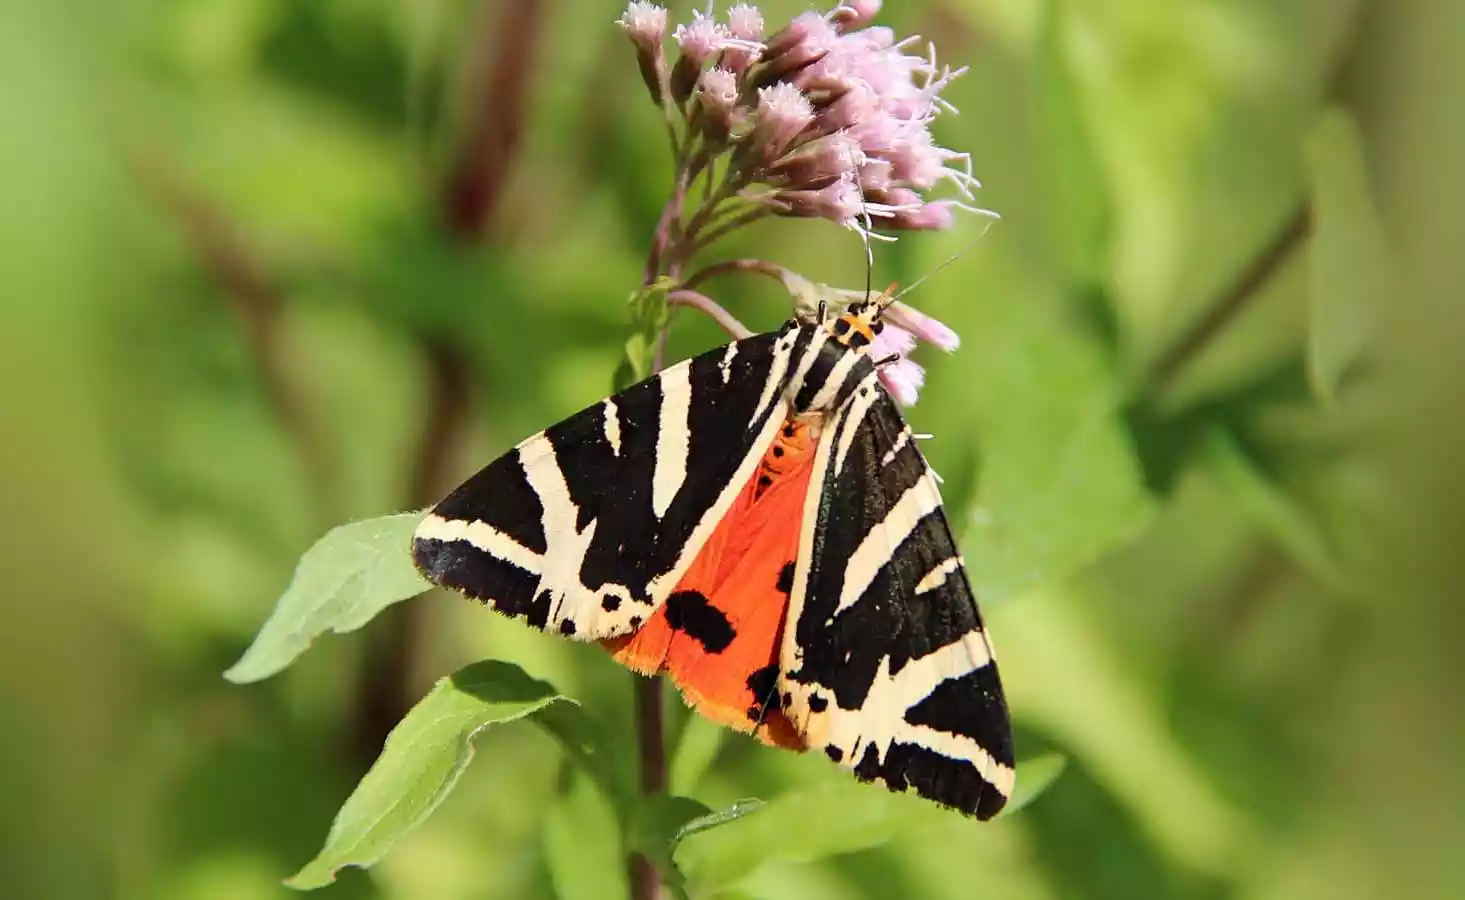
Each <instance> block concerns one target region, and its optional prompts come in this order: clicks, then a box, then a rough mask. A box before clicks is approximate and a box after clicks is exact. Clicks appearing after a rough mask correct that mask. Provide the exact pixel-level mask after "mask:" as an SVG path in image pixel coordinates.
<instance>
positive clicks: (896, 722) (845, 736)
mask: <svg viewBox="0 0 1465 900" xmlns="http://www.w3.org/2000/svg"><path fill="white" fill-rule="evenodd" d="M991 664H992V656H991V654H990V653H989V652H988V649H987V640H986V633H985V632H983V631H982V630H981V629H977V630H974V631H970V632H968V633H967V634H964V635H962V636H961V638H959V639H957V640H955V641H952V642H951V643H949V644H946V645H945V646H942V647H938V648H937V649H936V650H934V651H932V652H930V653H928V654H926V655H925V656H922V657H918V658H916V659H912V660H910V661H908V662H907V663H906V664H905V665H904V666H903V667H902V668H901V670H900V671H899V672H898V673H896V674H894V675H892V674H891V673H890V657H888V656H887V657H885V658H884V659H882V660H881V661H880V667H879V668H878V669H877V670H876V671H875V677H874V679H873V681H872V682H871V684H870V692H869V694H867V695H866V697H865V702H864V703H863V704H861V706H860V708H859V709H858V710H847V709H839V708H837V707H834V708H831V710H830V712H829V714H828V717H827V718H826V719H825V721H824V722H821V723H820V725H821V726H822V728H824V729H827V730H826V731H825V732H824V734H823V735H821V737H820V739H821V740H825V741H827V742H829V743H831V744H833V745H834V746H836V747H839V748H840V749H841V750H842V751H844V760H843V761H844V763H845V764H846V765H849V766H854V765H856V764H857V763H858V762H859V760H860V759H861V758H862V757H863V756H864V754H865V749H866V748H867V747H872V746H873V747H874V748H875V752H876V754H878V756H879V758H880V760H881V762H884V760H885V754H886V753H887V752H889V750H890V745H891V744H893V743H903V744H917V745H919V746H922V747H925V748H927V749H928V750H933V751H935V752H937V753H940V754H942V755H943V756H947V757H950V758H952V759H965V760H969V761H970V762H971V763H972V765H974V766H976V767H977V769H978V770H979V771H980V772H981V773H982V777H983V778H985V779H986V780H987V781H988V782H989V783H991V784H992V786H993V787H995V788H996V789H997V790H998V792H1000V793H1001V794H1002V796H1004V797H1010V796H1011V795H1012V788H1013V783H1014V780H1015V776H1014V773H1013V770H1012V768H1011V767H1010V766H1007V765H1004V764H1002V763H1000V762H998V761H997V760H996V759H995V758H993V756H992V754H991V752H990V751H988V750H987V748H985V747H983V746H982V745H981V744H979V743H978V742H977V741H975V740H973V739H972V738H970V737H967V736H965V735H961V734H954V733H951V732H945V731H941V730H940V729H936V728H931V727H930V726H928V725H913V724H911V723H910V722H907V721H906V720H905V715H906V712H907V711H908V710H910V709H911V707H913V706H915V705H917V704H918V703H920V702H921V701H922V700H924V699H926V698H927V697H928V696H930V694H931V692H932V691H934V690H935V689H936V687H937V686H938V685H940V684H941V683H942V682H944V681H948V680H950V679H953V678H961V677H962V676H964V675H966V674H968V673H970V672H974V671H976V670H977V669H981V668H984V667H986V666H989V665H991Z"/></svg>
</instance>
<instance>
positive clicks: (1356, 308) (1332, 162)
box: [1306, 109, 1402, 400]
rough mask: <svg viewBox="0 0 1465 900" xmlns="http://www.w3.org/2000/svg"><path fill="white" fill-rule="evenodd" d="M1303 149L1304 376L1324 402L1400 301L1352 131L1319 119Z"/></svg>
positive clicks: (1346, 119)
mask: <svg viewBox="0 0 1465 900" xmlns="http://www.w3.org/2000/svg"><path fill="white" fill-rule="evenodd" d="M1306 149H1307V161H1308V169H1309V175H1310V176H1311V180H1312V191H1313V194H1312V198H1313V199H1312V205H1313V218H1314V220H1315V221H1314V225H1313V239H1312V243H1311V245H1310V249H1309V254H1308V256H1309V263H1310V268H1309V276H1310V279H1311V282H1312V283H1311V285H1310V288H1309V301H1310V302H1309V309H1310V313H1311V315H1310V327H1309V329H1308V345H1307V350H1308V352H1307V362H1308V374H1309V375H1310V376H1311V378H1312V384H1313V387H1314V389H1315V390H1316V391H1317V392H1318V394H1319V395H1320V396H1322V397H1323V398H1324V399H1327V400H1332V399H1334V398H1335V397H1336V393H1337V390H1338V386H1339V383H1340V382H1341V381H1342V380H1343V378H1344V376H1346V375H1347V374H1348V373H1349V372H1350V371H1351V370H1352V369H1353V367H1354V366H1355V365H1356V364H1357V363H1358V362H1359V360H1360V357H1362V356H1363V354H1364V351H1365V349H1366V348H1367V346H1368V344H1369V343H1370V341H1371V339H1372V337H1373V335H1374V333H1375V331H1376V330H1377V328H1378V325H1379V323H1380V319H1381V317H1382V314H1383V310H1384V309H1385V308H1386V305H1387V304H1389V303H1391V302H1396V301H1398V300H1399V299H1401V298H1402V297H1401V293H1400V291H1399V284H1398V280H1397V278H1396V276H1395V274H1394V270H1395V265H1394V262H1393V259H1392V254H1391V252H1390V249H1389V241H1388V239H1387V237H1386V235H1385V233H1384V229H1383V225H1382V224H1381V222H1380V219H1379V213H1378V209H1377V208H1376V206H1375V203H1374V199H1373V191H1372V189H1371V188H1370V185H1369V175H1368V166H1367V160H1366V159H1365V158H1364V151H1363V141H1362V138H1361V137H1360V135H1359V133H1358V126H1357V123H1355V122H1354V121H1353V119H1352V118H1351V117H1350V116H1349V115H1348V114H1347V113H1346V112H1343V111H1341V110H1337V109H1333V110H1329V111H1327V112H1325V113H1324V114H1323V115H1322V116H1321V117H1320V118H1319V120H1318V123H1317V126H1316V127H1315V128H1314V129H1313V132H1312V134H1311V135H1309V136H1308V140H1307V148H1306Z"/></svg>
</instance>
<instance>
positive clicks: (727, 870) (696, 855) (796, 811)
mask: <svg viewBox="0 0 1465 900" xmlns="http://www.w3.org/2000/svg"><path fill="white" fill-rule="evenodd" d="M752 809H758V810H759V813H758V815H756V816H747V817H746V818H742V817H739V818H737V819H735V820H734V819H728V820H726V822H721V821H719V822H717V823H716V824H719V825H724V824H725V827H720V828H716V829H715V830H711V831H708V830H703V829H691V825H692V823H688V828H689V829H690V830H689V831H688V834H687V835H684V838H685V840H684V841H683V842H682V843H681V845H680V852H679V853H678V860H679V861H680V865H681V869H682V870H683V871H684V872H685V873H686V877H687V878H688V880H689V881H690V882H691V884H692V885H693V887H694V890H693V891H692V893H693V894H694V895H699V896H700V895H701V894H704V893H706V894H712V893H715V892H717V891H718V890H720V889H722V888H724V887H727V886H729V885H732V884H734V883H736V882H738V881H741V880H742V879H744V878H746V877H747V876H749V875H751V874H752V873H753V872H754V871H756V870H757V869H759V868H760V867H762V866H764V865H767V864H768V863H772V862H779V861H783V862H811V861H813V860H818V859H825V858H827V857H830V856H838V855H840V854H844V853H851V852H853V851H855V850H862V849H865V848H867V847H874V846H878V845H880V844H883V843H885V842H887V841H889V840H890V838H891V836H892V835H894V834H895V833H896V832H897V831H899V830H900V829H902V828H904V827H907V826H908V825H909V823H910V822H912V821H913V818H914V817H916V816H919V815H921V814H929V813H930V810H929V809H926V808H925V807H924V806H923V805H922V804H920V803H917V802H912V800H911V798H908V797H904V798H903V797H899V796H897V795H895V794H891V793H889V792H887V791H883V790H880V789H879V788H878V787H872V786H870V785H867V784H860V783H859V782H857V781H854V780H852V779H851V780H849V781H848V782H846V781H843V780H841V781H839V782H831V783H829V784H824V785H819V786H815V787H810V788H806V789H803V790H797V791H792V792H790V793H787V794H784V795H783V796H781V797H778V798H776V799H773V800H770V801H768V802H767V803H766V804H762V805H761V806H755V807H752ZM748 811H750V810H748ZM714 815H716V814H714ZM709 827H710V826H709Z"/></svg>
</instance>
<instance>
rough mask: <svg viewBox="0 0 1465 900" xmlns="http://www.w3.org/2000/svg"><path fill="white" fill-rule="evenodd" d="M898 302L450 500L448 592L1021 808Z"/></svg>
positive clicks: (654, 388)
mask: <svg viewBox="0 0 1465 900" xmlns="http://www.w3.org/2000/svg"><path fill="white" fill-rule="evenodd" d="M889 302H890V299H889V296H888V294H887V295H882V296H880V297H877V298H868V296H867V299H865V300H862V301H860V302H858V303H855V304H853V305H851V306H849V307H848V308H847V309H845V310H844V311H842V312H838V313H837V314H834V315H830V314H828V313H826V311H825V310H824V309H822V308H821V310H820V311H819V313H818V315H817V317H816V318H815V320H814V321H807V322H806V321H800V320H799V319H798V318H795V319H791V320H789V321H788V322H787V323H785V324H784V326H783V327H782V328H781V329H779V330H778V331H776V332H771V333H768V334H761V335H756V336H754V337H749V338H746V339H743V340H739V341H734V342H733V343H730V344H727V345H726V346H724V347H720V348H717V349H714V350H711V351H708V352H707V353H704V354H702V355H700V356H697V357H695V358H693V359H690V360H687V361H685V362H682V363H680V364H678V365H674V366H672V367H670V368H668V369H666V370H664V371H662V372H660V373H658V374H656V375H654V376H652V377H651V378H648V379H646V380H645V381H642V382H640V383H639V384H636V385H633V386H631V387H629V388H627V389H626V390H624V391H622V392H621V393H619V394H616V395H614V396H612V397H610V398H608V399H606V400H603V401H601V402H599V403H596V404H595V405H593V406H590V407H588V408H586V409H584V410H582V411H581V412H579V413H576V414H575V415H573V416H571V417H570V418H568V419H565V420H564V421H563V422H560V423H559V424H558V425H554V426H552V427H551V428H549V429H547V430H546V431H543V432H541V433H539V434H536V435H534V436H533V437H530V438H528V439H527V440H525V441H523V442H522V443H520V444H519V445H518V446H517V447H515V448H514V449H513V450H510V451H509V452H508V453H506V454H504V455H503V456H501V457H500V458H498V459H496V460H494V461H493V462H492V463H490V464H489V465H488V466H487V467H486V468H484V469H483V470H482V471H480V472H479V473H478V474H476V475H474V476H473V477H472V478H470V479H469V480H468V481H467V482H465V483H464V484H463V485H462V486H460V487H459V488H458V489H457V490H455V491H453V492H452V493H451V494H450V495H448V497H447V498H446V499H445V500H443V501H442V502H441V503H439V504H438V505H437V507H436V508H434V509H433V510H432V512H431V513H430V514H429V515H428V516H427V517H426V518H425V519H424V520H423V521H422V523H421V525H420V526H419V527H418V528H417V531H416V534H415V535H414V538H413V542H412V554H413V558H414V560H415V561H416V564H417V566H418V567H419V568H420V569H421V570H422V572H423V573H424V574H425V575H426V576H427V577H428V578H429V579H430V580H432V581H433V582H434V583H436V584H439V585H442V586H444V587H448V588H452V589H454V590H457V591H460V592H462V593H463V594H466V595H467V596H469V597H472V598H474V599H477V600H480V601H483V602H484V603H486V604H488V605H489V606H491V607H492V608H493V609H495V610H497V611H498V612H500V613H503V614H505V615H508V616H512V617H522V618H523V619H524V620H525V621H527V622H528V624H530V625H532V626H533V627H535V628H539V629H542V630H545V631H551V632H557V633H559V634H562V635H564V636H566V637H570V638H574V639H576V640H583V641H600V642H602V643H603V644H604V646H605V647H606V648H607V649H608V650H609V651H610V652H611V653H612V654H614V656H615V658H616V659H617V660H618V661H620V662H621V663H623V664H624V665H626V666H627V667H629V668H631V669H633V670H634V671H636V672H640V673H643V674H647V675H651V674H656V673H661V672H664V673H666V674H668V675H669V676H670V677H671V679H672V680H673V681H674V682H675V683H676V684H677V686H678V687H679V688H680V689H681V691H682V694H683V696H684V697H685V699H686V700H687V702H688V703H689V704H690V705H691V706H692V707H694V708H695V709H696V710H697V711H698V712H699V713H701V714H702V715H704V716H707V717H708V718H710V719H712V720H714V721H716V722H719V723H721V724H723V725H726V726H729V727H732V728H735V729H738V730H740V731H743V732H750V733H752V734H753V735H754V736H755V737H757V738H758V739H759V740H761V741H763V742H764V743H767V744H771V745H774V746H779V747H786V748H790V749H794V750H806V749H808V750H818V751H821V752H823V753H825V754H827V755H828V757H829V758H830V759H831V760H833V761H834V762H835V763H838V764H839V765H841V766H845V767H847V768H849V769H851V770H852V771H853V772H854V774H855V776H856V777H858V778H860V779H863V780H865V781H880V782H883V783H884V784H885V785H886V786H887V787H889V788H890V789H891V790H894V791H906V790H911V791H914V792H916V793H917V794H919V795H920V796H922V797H925V798H928V799H930V800H933V801H935V802H937V803H940V804H943V805H945V806H948V807H952V808H955V809H957V810H959V811H961V812H963V813H965V814H967V815H975V816H976V817H977V818H979V819H988V818H991V817H992V816H994V815H996V814H997V812H998V811H999V810H1001V809H1002V806H1003V804H1005V803H1006V802H1007V799H1008V798H1009V797H1010V796H1011V795H1012V789H1013V780H1014V778H1013V757H1012V737H1011V732H1010V726H1009V723H1008V715H1007V707H1006V702H1005V700H1004V698H1003V693H1002V684H1001V681H1000V680H999V678H998V675H997V669H996V665H995V663H994V661H993V658H992V646H991V643H990V642H989V640H988V638H987V633H986V631H985V630H984V628H983V626H982V619H981V616H980V614H979V613H978V611H977V607H976V603H975V601H974V599H973V596H972V589H971V585H970V583H969V582H968V580H967V576H966V571H965V569H964V567H963V563H962V558H961V556H960V555H959V554H958V552H957V549H956V546H955V544H954V542H953V540H952V536H951V528H950V526H949V525H948V523H947V521H946V516H945V514H944V513H943V511H942V507H941V495H940V493H939V491H938V490H937V482H936V477H935V474H934V472H933V471H932V470H931V468H930V467H929V466H928V465H927V463H926V460H925V458H924V457H923V456H922V454H921V452H920V450H919V448H918V447H917V441H916V440H915V438H914V436H913V435H912V432H911V429H910V427H909V426H908V425H906V423H905V421H904V419H903V418H902V417H901V415H900V412H899V410H898V409H897V407H896V405H895V403H894V401H893V400H892V399H891V397H890V396H889V395H888V394H887V393H886V391H885V389H884V388H883V387H882V386H881V384H880V381H879V378H878V365H879V363H878V361H876V360H873V359H871V358H870V354H869V346H870V342H871V341H872V340H873V339H874V337H875V335H876V334H878V333H879V331H880V328H881V322H880V318H881V314H882V313H883V311H884V310H885V308H886V307H887V306H888V304H889Z"/></svg>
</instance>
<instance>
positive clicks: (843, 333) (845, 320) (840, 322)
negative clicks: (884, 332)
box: [825, 284, 895, 350]
mask: <svg viewBox="0 0 1465 900" xmlns="http://www.w3.org/2000/svg"><path fill="white" fill-rule="evenodd" d="M894 299H895V285H894V284H892V285H891V286H890V287H888V288H886V289H885V292H884V293H883V294H880V295H879V296H877V297H866V299H864V300H861V301H859V302H857V303H852V304H850V305H849V307H848V308H847V309H845V311H844V312H843V313H841V314H840V315H839V316H837V317H835V319H834V321H833V322H830V323H827V324H826V325H825V327H826V328H828V329H829V333H830V334H832V335H834V339H835V340H836V341H839V342H840V343H841V344H844V345H845V346H846V347H849V348H850V349H851V350H855V349H858V348H860V347H866V346H869V344H870V342H871V341H873V340H875V335H877V334H879V333H880V329H881V328H883V327H884V326H883V325H882V324H881V323H880V316H881V314H883V313H884V312H885V308H886V307H887V306H889V305H890V304H891V303H892V302H893V301H894Z"/></svg>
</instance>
